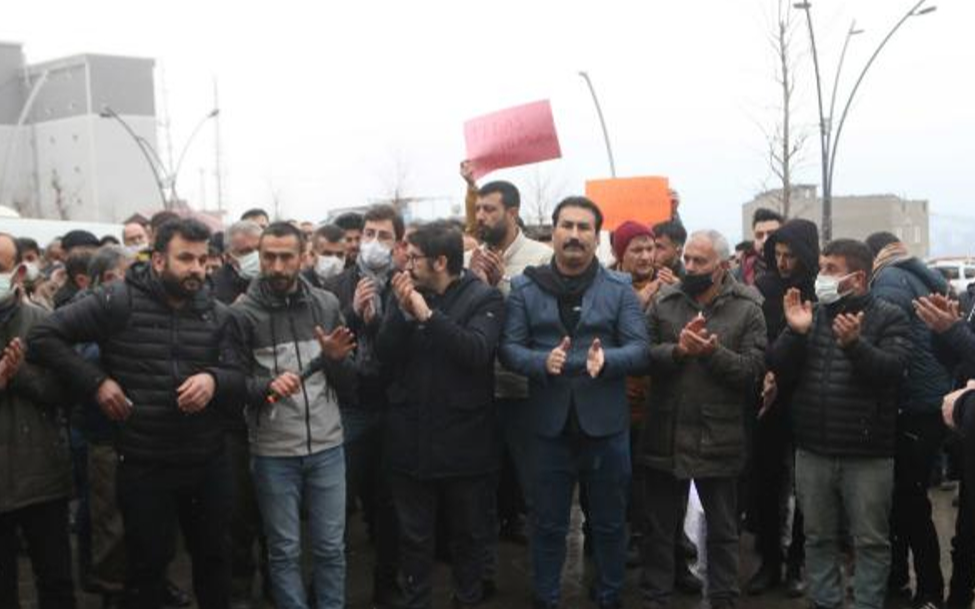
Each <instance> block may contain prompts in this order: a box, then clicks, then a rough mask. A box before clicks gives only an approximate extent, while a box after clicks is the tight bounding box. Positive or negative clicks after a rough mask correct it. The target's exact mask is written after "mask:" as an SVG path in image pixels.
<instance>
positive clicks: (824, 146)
mask: <svg viewBox="0 0 975 609" xmlns="http://www.w3.org/2000/svg"><path fill="white" fill-rule="evenodd" d="M926 1H927V0H919V1H918V2H917V3H915V4H914V5H913V6H912V7H911V8H910V9H909V10H908V11H907V12H906V13H905V14H904V16H903V17H901V18H900V20H899V21H898V22H897V23H895V24H894V26H893V27H892V28H891V29H890V31H889V32H887V35H886V36H884V38H883V40H881V41H880V44H879V45H877V48H876V49H875V50H874V52H873V54H872V55H871V56H870V59H868V60H867V63H866V64H865V65H864V66H863V69H861V70H860V75H859V76H858V77H857V80H856V82H855V84H854V85H853V89H851V90H850V94H849V96H848V97H847V99H846V102H845V103H844V105H843V112H842V114H841V115H840V120H839V121H838V122H836V123H835V127H836V129H835V132H834V129H833V127H834V123H833V119H834V111H835V106H836V93H837V89H838V88H839V82H840V72H841V71H842V69H843V61H844V59H845V58H846V50H847V47H848V45H849V43H850V39H851V38H852V37H853V36H856V35H858V34H861V33H862V32H863V30H858V29H857V28H856V21H854V22H853V24H851V25H850V29H849V30H848V31H847V33H846V38H845V40H844V41H843V50H842V52H841V53H840V60H839V63H838V65H837V67H836V74H835V78H834V81H833V91H832V94H831V99H830V104H829V116H827V115H826V113H825V112H824V108H823V93H822V79H821V77H820V71H819V54H818V53H817V51H816V37H815V34H814V31H813V24H812V14H811V11H810V9H811V8H812V4H811V3H810V2H797V3H795V4H793V5H792V6H793V7H794V8H797V9H801V10H803V11H805V13H806V25H807V26H808V28H809V43H810V47H811V49H812V56H813V70H814V73H815V76H816V96H817V101H818V102H819V103H818V106H819V142H820V153H821V164H822V174H823V178H822V180H823V183H822V191H823V218H822V239H823V242H824V243H825V242H829V241H830V240H831V239H832V238H833V171H834V169H835V165H836V150H837V148H838V146H839V140H840V135H841V134H842V132H843V125H844V124H845V123H846V118H847V116H848V115H849V111H850V107H851V106H852V104H853V99H854V97H855V96H856V93H857V91H858V90H859V89H860V85H861V84H862V83H863V78H864V77H865V76H866V74H867V71H868V70H870V66H872V65H873V63H874V61H875V60H876V59H877V56H878V55H880V52H881V51H882V50H883V49H884V47H885V46H886V45H887V42H888V41H890V39H891V37H893V35H894V33H896V32H897V30H899V29H900V27H901V26H902V25H904V22H906V21H907V20H908V19H909V18H910V17H917V16H921V15H926V14H928V13H931V12H933V11H935V10H936V9H937V7H935V6H928V7H925V8H921V7H922V6H923V5H924V3H925V2H926ZM834 133H835V137H834Z"/></svg>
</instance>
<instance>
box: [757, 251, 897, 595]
mask: <svg viewBox="0 0 975 609" xmlns="http://www.w3.org/2000/svg"><path fill="white" fill-rule="evenodd" d="M872 268H873V256H872V255H871V253H870V250H869V248H867V246H866V245H865V244H863V243H861V242H859V241H853V240H850V239H838V240H836V241H833V242H832V243H830V244H829V245H827V246H826V247H825V248H824V250H823V255H822V259H821V261H820V265H819V276H818V277H817V279H816V297H817V299H818V304H817V305H816V306H815V307H814V306H813V305H812V303H810V302H809V301H803V300H802V298H801V296H800V293H799V290H798V289H796V288H790V289H789V291H788V292H787V293H786V296H785V318H786V323H787V324H788V327H787V328H786V329H785V330H784V331H783V332H782V334H781V335H780V336H779V338H778V339H777V340H776V342H775V344H774V345H773V347H772V349H771V351H770V354H769V363H770V366H771V368H772V370H773V371H774V372H775V375H776V377H777V378H778V382H779V385H780V386H781V387H786V388H788V387H790V386H794V387H795V393H794V394H793V397H792V400H791V403H790V406H789V409H790V411H791V415H792V422H793V433H794V436H795V442H796V446H797V451H796V494H797V496H798V498H799V504H800V507H801V509H802V512H803V514H804V516H805V533H806V573H807V576H808V580H809V592H810V596H811V600H812V602H813V603H814V604H815V605H816V606H817V607H823V608H835V607H840V606H842V605H843V601H844V587H843V585H842V581H841V577H840V564H839V560H840V541H841V540H840V537H839V535H840V533H839V531H840V523H841V522H846V523H847V524H848V526H849V533H850V536H851V537H852V538H853V544H854V548H855V554H856V563H855V569H856V575H857V576H856V580H855V585H854V592H853V596H854V601H853V604H854V606H856V607H863V608H870V609H880V608H881V607H883V604H884V595H885V592H886V588H887V575H888V573H889V570H890V539H889V521H888V519H889V516H890V508H891V501H892V499H891V497H892V493H893V488H894V459H893V457H894V439H895V426H896V421H897V388H898V386H899V385H900V383H901V381H902V380H903V378H904V374H905V371H906V370H907V362H908V357H909V348H910V325H909V323H908V320H907V316H906V315H904V313H903V312H902V311H901V310H900V309H898V308H897V307H895V306H894V305H891V304H889V303H887V302H885V301H883V300H880V299H875V298H873V297H871V296H870V293H869V292H868V289H867V286H868V284H869V280H870V274H871V269H872Z"/></svg>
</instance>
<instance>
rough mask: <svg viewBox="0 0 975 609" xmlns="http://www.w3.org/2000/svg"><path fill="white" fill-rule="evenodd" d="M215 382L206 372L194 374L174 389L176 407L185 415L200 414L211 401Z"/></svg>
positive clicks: (215, 385) (215, 386)
mask: <svg viewBox="0 0 975 609" xmlns="http://www.w3.org/2000/svg"><path fill="white" fill-rule="evenodd" d="M216 388H217V382H216V381H215V380H213V375H211V374H210V373H208V372H201V373H200V374H194V375H193V376H191V377H190V378H188V379H186V380H185V381H183V384H182V385H180V386H179V388H178V389H176V406H178V407H179V409H180V410H182V411H183V412H185V413H186V414H193V413H195V412H200V411H201V410H203V409H204V408H206V407H207V404H209V403H210V400H212V399H213V392H214V391H215V390H216Z"/></svg>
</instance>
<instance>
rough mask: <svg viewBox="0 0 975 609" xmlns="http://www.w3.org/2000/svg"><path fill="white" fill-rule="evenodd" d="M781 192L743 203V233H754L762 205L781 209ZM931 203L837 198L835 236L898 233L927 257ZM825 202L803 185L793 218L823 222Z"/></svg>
mask: <svg viewBox="0 0 975 609" xmlns="http://www.w3.org/2000/svg"><path fill="white" fill-rule="evenodd" d="M779 205H780V204H779V197H778V193H777V192H775V191H771V192H768V193H762V194H760V195H758V196H757V197H755V199H753V200H751V201H749V202H748V203H745V204H744V205H743V206H742V234H743V235H746V238H748V236H750V235H751V234H752V227H751V220H752V214H754V213H755V210H756V209H758V208H759V207H768V208H770V209H779ZM928 208H929V206H928V202H927V201H924V200H909V199H902V198H900V197H898V196H896V195H888V194H884V195H865V196H847V197H833V238H849V239H859V240H863V239H865V238H866V237H867V236H869V235H870V234H872V233H875V232H877V231H890V232H892V233H894V234H895V235H897V236H898V237H899V238H900V239H901V240H902V241H903V242H904V244H905V245H906V246H907V247H908V249H909V250H910V251H911V253H912V254H913V255H915V256H919V257H922V258H923V257H927V255H928V250H929V248H930V234H929V228H928V215H929V211H928ZM822 210H823V208H822V201H821V200H820V199H819V197H818V196H816V190H815V188H814V187H809V186H802V187H799V188H798V189H797V191H796V192H795V193H794V194H793V197H792V200H791V209H790V212H789V215H790V217H793V218H805V219H807V220H811V221H813V222H815V223H816V225H817V226H819V225H820V221H821V220H822V217H823V211H822Z"/></svg>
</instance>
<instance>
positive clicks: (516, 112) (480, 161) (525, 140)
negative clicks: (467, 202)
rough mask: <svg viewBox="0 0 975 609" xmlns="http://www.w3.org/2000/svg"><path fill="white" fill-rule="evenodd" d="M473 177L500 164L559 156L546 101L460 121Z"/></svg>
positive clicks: (492, 169) (560, 153)
mask: <svg viewBox="0 0 975 609" xmlns="http://www.w3.org/2000/svg"><path fill="white" fill-rule="evenodd" d="M464 139H465V140H466V141H467V159H468V160H469V161H470V162H471V165H472V170H473V172H474V179H475V180H477V179H480V178H481V177H482V176H484V175H486V174H488V173H491V172H492V171H494V170H495V169H501V168H503V167H517V166H518V165H527V164H529V163H538V162H539V161H547V160H549V159H557V158H560V157H561V156H562V149H561V148H560V147H559V136H558V134H557V133H556V132H555V119H553V118H552V105H551V104H550V103H549V102H548V100H543V101H538V102H534V103H531V104H525V105H523V106H515V107H514V108H508V109H506V110H501V111H500V112H493V113H491V114H485V115H484V116H479V117H477V118H474V119H471V120H469V121H467V122H466V123H464Z"/></svg>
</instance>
